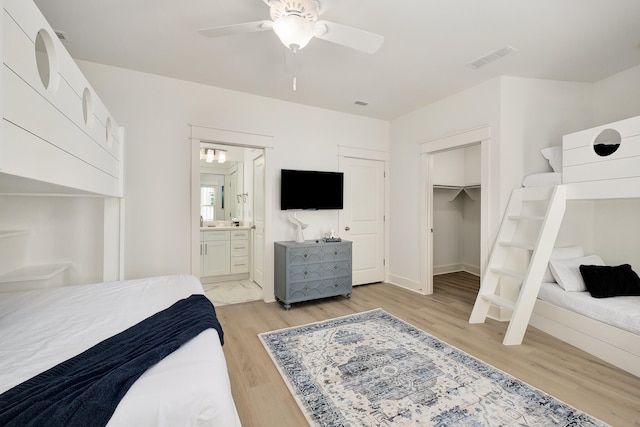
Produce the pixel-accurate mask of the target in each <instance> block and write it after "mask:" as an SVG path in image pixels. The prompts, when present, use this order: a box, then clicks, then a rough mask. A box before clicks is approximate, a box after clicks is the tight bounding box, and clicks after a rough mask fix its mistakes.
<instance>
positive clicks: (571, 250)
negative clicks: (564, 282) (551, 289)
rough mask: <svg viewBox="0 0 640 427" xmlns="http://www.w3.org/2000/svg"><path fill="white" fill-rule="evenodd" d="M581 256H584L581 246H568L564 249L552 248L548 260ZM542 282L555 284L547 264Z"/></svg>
mask: <svg viewBox="0 0 640 427" xmlns="http://www.w3.org/2000/svg"><path fill="white" fill-rule="evenodd" d="M582 256H584V250H583V249H582V246H568V247H566V248H553V251H551V258H550V259H567V258H579V257H582ZM542 281H543V282H545V283H555V281H556V279H554V277H553V274H551V270H549V264H547V269H546V270H545V271H544V277H543V278H542Z"/></svg>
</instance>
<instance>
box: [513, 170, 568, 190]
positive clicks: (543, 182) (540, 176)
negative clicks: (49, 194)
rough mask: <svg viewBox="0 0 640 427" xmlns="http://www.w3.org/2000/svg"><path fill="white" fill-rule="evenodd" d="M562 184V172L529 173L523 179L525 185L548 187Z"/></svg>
mask: <svg viewBox="0 0 640 427" xmlns="http://www.w3.org/2000/svg"><path fill="white" fill-rule="evenodd" d="M560 184H562V172H544V173H534V174H531V175H527V176H525V177H524V179H523V180H522V186H523V187H546V186H551V185H560Z"/></svg>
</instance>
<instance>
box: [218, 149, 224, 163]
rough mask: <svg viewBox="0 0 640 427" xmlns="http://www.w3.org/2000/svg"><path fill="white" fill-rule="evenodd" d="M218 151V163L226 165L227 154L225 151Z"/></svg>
mask: <svg viewBox="0 0 640 427" xmlns="http://www.w3.org/2000/svg"><path fill="white" fill-rule="evenodd" d="M216 151H218V163H224V161H225V160H227V152H226V151H224V150H216Z"/></svg>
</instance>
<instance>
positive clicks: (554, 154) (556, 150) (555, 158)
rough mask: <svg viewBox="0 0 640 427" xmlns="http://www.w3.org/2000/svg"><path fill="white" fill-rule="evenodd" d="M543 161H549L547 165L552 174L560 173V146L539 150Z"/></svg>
mask: <svg viewBox="0 0 640 427" xmlns="http://www.w3.org/2000/svg"><path fill="white" fill-rule="evenodd" d="M540 152H541V153H542V155H543V156H544V158H545V159H547V160H549V165H551V169H553V171H554V172H562V146H561V145H556V146H553V147H547V148H543V149H542V150H540Z"/></svg>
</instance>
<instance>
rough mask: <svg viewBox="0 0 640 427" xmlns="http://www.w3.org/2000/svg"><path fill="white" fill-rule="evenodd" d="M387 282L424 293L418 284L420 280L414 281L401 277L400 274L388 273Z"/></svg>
mask: <svg viewBox="0 0 640 427" xmlns="http://www.w3.org/2000/svg"><path fill="white" fill-rule="evenodd" d="M387 282H388V283H391V284H392V285H394V286H397V287H399V288H403V289H407V290H409V291H413V292H416V293H418V294H421V295H426V294H425V292H424V289H422V286H421V285H420V282H416V281H415V280H411V279H407V278H406V277H402V276H396V275H393V274H389V278H388V280H387Z"/></svg>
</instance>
